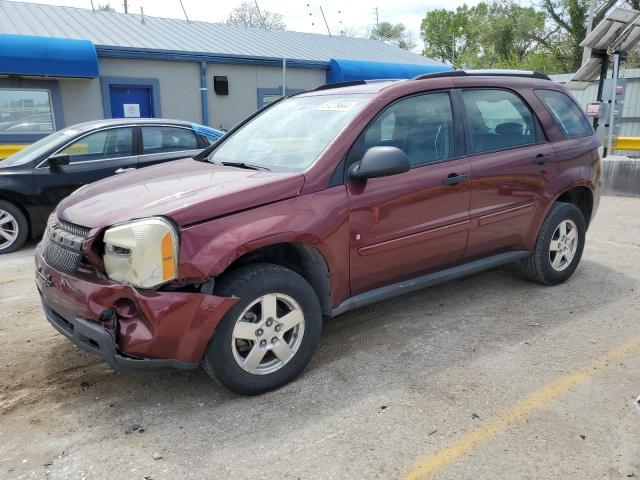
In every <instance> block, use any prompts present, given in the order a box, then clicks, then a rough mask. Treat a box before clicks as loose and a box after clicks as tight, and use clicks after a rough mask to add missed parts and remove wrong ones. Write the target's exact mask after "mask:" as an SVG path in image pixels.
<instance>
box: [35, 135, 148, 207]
mask: <svg viewBox="0 0 640 480" xmlns="http://www.w3.org/2000/svg"><path fill="white" fill-rule="evenodd" d="M134 151H135V150H134V135H133V127H117V128H108V129H103V130H100V131H97V132H92V133H89V134H87V135H84V136H82V137H80V138H78V139H76V140H74V141H73V142H71V143H70V144H69V145H67V146H66V147H64V148H62V149H61V150H59V151H57V152H56V153H55V154H61V155H69V158H70V164H69V165H65V166H63V167H60V169H59V170H58V171H52V170H51V169H50V168H49V165H48V163H47V162H46V161H45V162H43V163H42V164H41V165H40V166H39V167H38V168H36V169H35V170H34V173H35V188H36V194H37V196H38V198H39V202H40V205H41V211H42V213H43V215H48V214H49V213H50V212H51V211H52V210H53V209H54V208H55V207H56V205H57V204H58V203H59V202H60V200H62V199H63V198H65V197H66V196H68V195H69V194H71V193H72V192H73V191H75V190H77V189H78V188H80V187H81V186H83V185H86V184H88V183H91V182H95V181H97V180H101V179H103V178H106V177H110V176H112V175H117V174H119V173H126V172H128V171H131V170H135V169H136V167H137V166H138V157H137V155H135V154H134ZM45 218H46V217H45Z"/></svg>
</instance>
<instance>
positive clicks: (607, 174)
mask: <svg viewBox="0 0 640 480" xmlns="http://www.w3.org/2000/svg"><path fill="white" fill-rule="evenodd" d="M601 178H602V193H603V195H625V196H634V197H640V159H638V158H629V157H622V156H616V155H609V156H607V157H606V158H604V159H602V176H601Z"/></svg>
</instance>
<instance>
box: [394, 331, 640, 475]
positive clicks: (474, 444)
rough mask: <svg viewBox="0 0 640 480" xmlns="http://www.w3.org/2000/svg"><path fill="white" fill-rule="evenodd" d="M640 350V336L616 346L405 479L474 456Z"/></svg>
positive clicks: (419, 466) (429, 459)
mask: <svg viewBox="0 0 640 480" xmlns="http://www.w3.org/2000/svg"><path fill="white" fill-rule="evenodd" d="M639 348H640V337H636V338H634V339H633V340H630V341H628V342H626V343H624V344H622V345H619V346H617V347H615V348H614V349H612V350H610V351H609V352H607V353H605V354H604V355H602V356H601V357H598V358H597V359H595V360H594V361H593V362H591V363H590V364H589V365H588V366H587V367H586V368H583V369H581V370H576V371H574V372H570V373H568V374H566V375H563V376H562V377H559V378H557V379H556V380H554V381H553V382H551V383H549V384H547V385H545V386H544V387H542V388H540V389H539V390H537V391H535V392H534V393H532V394H531V395H529V396H528V397H527V398H525V399H523V400H520V401H519V402H517V403H516V404H514V405H513V406H512V407H511V408H509V409H508V410H506V411H504V412H502V413H500V414H499V415H498V416H496V417H494V418H493V419H491V420H489V421H488V422H486V423H485V424H484V425H480V426H479V427H477V428H475V429H473V430H471V431H470V432H468V433H466V434H464V435H463V436H462V437H460V438H459V439H458V440H456V441H454V442H453V443H452V444H451V445H449V446H448V447H445V448H443V449H442V450H439V451H437V452H436V453H434V454H433V455H430V456H428V457H425V458H423V459H422V460H420V461H419V462H418V463H417V464H416V465H415V466H414V467H413V469H412V470H411V471H410V472H409V473H407V475H406V476H405V477H404V479H405V480H418V479H427V478H431V477H432V476H433V475H434V474H436V473H437V472H439V471H441V470H442V469H444V468H445V467H447V466H448V465H450V464H451V463H453V462H455V461H456V460H459V459H460V458H462V457H464V456H465V455H467V454H469V453H471V452H472V451H473V450H474V449H476V448H478V447H479V446H481V445H483V444H485V443H487V442H488V441H489V440H491V439H492V438H493V437H495V436H496V435H498V434H499V433H501V432H502V431H504V430H506V429H507V428H509V427H510V426H511V425H513V424H515V423H517V422H520V421H522V420H524V419H525V418H526V417H528V416H529V415H531V414H532V413H533V412H535V411H536V410H539V409H541V408H542V407H544V406H546V405H548V404H549V403H551V401H553V400H554V399H556V398H558V397H560V396H562V395H564V394H565V393H567V392H568V391H569V390H571V389H572V388H573V387H575V386H577V385H580V384H582V383H585V382H586V381H587V380H589V379H590V378H592V377H593V376H595V375H596V374H597V373H598V372H599V371H600V370H602V369H603V368H605V367H606V366H608V364H609V363H611V362H614V361H616V360H619V359H621V358H622V357H624V356H625V355H627V354H628V353H631V352H633V351H635V350H638V349H639Z"/></svg>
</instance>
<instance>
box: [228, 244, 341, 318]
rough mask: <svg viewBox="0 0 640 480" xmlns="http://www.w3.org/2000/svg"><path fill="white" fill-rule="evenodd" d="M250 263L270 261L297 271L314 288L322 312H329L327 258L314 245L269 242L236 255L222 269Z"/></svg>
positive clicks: (329, 292)
mask: <svg viewBox="0 0 640 480" xmlns="http://www.w3.org/2000/svg"><path fill="white" fill-rule="evenodd" d="M251 263H273V264H275V265H281V266H283V267H285V268H288V269H290V270H293V271H294V272H296V273H297V274H299V275H301V276H302V277H304V279H305V280H307V281H308V282H309V284H310V285H311V287H312V288H313V290H314V291H315V292H316V295H317V296H318V300H319V301H320V307H321V308H322V314H323V315H326V316H329V315H331V275H330V273H329V268H328V267H327V262H326V261H325V259H324V257H323V256H322V254H321V253H320V252H319V251H318V250H317V249H316V248H314V247H311V246H309V245H305V244H302V243H278V244H275V245H269V246H267V247H263V248H259V249H257V250H254V251H251V252H249V253H246V254H244V255H242V256H241V257H239V258H237V259H236V260H235V261H234V262H233V263H232V264H231V265H230V266H229V267H228V268H227V269H226V272H230V271H232V270H233V269H235V268H238V267H240V266H243V265H249V264H251Z"/></svg>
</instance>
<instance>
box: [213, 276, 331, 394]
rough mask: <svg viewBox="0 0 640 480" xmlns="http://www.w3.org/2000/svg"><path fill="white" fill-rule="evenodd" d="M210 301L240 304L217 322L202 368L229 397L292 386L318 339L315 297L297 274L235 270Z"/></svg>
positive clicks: (318, 314)
mask: <svg viewBox="0 0 640 480" xmlns="http://www.w3.org/2000/svg"><path fill="white" fill-rule="evenodd" d="M215 294H216V295H220V296H224V297H229V296H235V297H238V298H239V299H240V300H239V301H238V303H236V304H235V305H234V306H233V308H231V310H229V311H228V312H227V314H226V315H225V316H224V318H223V319H222V320H221V321H220V324H219V325H218V328H217V329H216V331H215V333H214V335H213V338H212V339H211V341H210V342H209V345H208V347H207V350H206V351H205V354H204V357H203V360H202V366H203V368H204V370H205V371H206V372H207V373H208V374H209V375H210V376H212V377H213V378H214V379H215V380H217V381H218V382H220V383H221V384H222V385H224V386H225V387H227V388H228V389H230V390H233V391H234V392H237V393H240V394H243V395H257V394H260V393H264V392H268V391H270V390H274V389H276V388H278V387H280V386H282V385H284V384H286V383H288V382H290V381H291V380H293V379H294V378H295V377H296V376H297V375H298V374H299V373H300V372H301V371H302V370H303V369H304V367H305V366H306V365H307V363H308V362H309V360H310V359H311V355H312V354H313V352H314V351H315V349H316V347H317V345H318V341H319V339H320V331H321V329H322V313H321V309H320V303H319V301H318V297H317V296H316V294H315V291H314V290H313V288H312V287H311V285H309V283H308V282H307V281H306V280H305V279H304V278H303V277H301V276H300V275H298V274H297V273H295V272H293V271H291V270H289V269H286V268H284V267H281V266H278V265H272V264H252V265H246V266H243V267H240V268H238V269H236V270H234V271H232V272H231V273H229V274H228V275H226V276H224V277H222V279H221V280H220V282H219V284H218V285H217V286H216V290H215Z"/></svg>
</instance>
